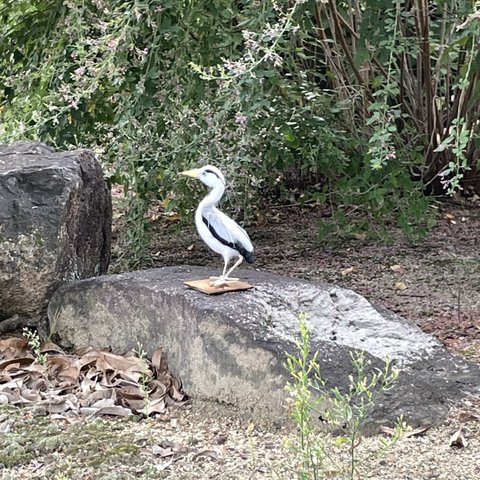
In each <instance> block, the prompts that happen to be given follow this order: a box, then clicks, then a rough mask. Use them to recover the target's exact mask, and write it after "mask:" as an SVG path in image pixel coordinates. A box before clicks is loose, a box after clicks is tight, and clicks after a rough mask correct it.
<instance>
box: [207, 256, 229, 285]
mask: <svg viewBox="0 0 480 480" xmlns="http://www.w3.org/2000/svg"><path fill="white" fill-rule="evenodd" d="M228 261H229V260H228V258H226V259H225V264H224V266H223V273H222V276H221V277H210V278H209V280H214V282H213V283H212V285H213V286H214V287H220V286H221V285H225V281H224V278H225V272H226V271H227V267H228Z"/></svg>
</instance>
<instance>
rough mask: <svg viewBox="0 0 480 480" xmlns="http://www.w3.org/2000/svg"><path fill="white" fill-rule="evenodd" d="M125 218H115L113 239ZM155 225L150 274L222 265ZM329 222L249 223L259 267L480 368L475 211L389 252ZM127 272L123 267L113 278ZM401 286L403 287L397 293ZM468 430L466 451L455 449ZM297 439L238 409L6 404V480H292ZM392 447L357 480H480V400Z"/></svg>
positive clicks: (191, 241) (184, 237)
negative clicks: (401, 319) (108, 414)
mask: <svg viewBox="0 0 480 480" xmlns="http://www.w3.org/2000/svg"><path fill="white" fill-rule="evenodd" d="M122 215H123V213H122V212H121V211H118V210H117V211H116V215H115V218H116V232H118V231H119V229H120V230H121V228H122ZM153 216H156V218H157V220H156V222H154V227H155V237H154V241H153V242H152V244H151V245H150V246H149V248H148V253H149V254H150V255H151V257H152V258H153V261H152V262H148V263H146V264H145V265H143V267H150V266H165V265H174V264H179V263H181V264H185V263H187V264H197V265H212V266H213V265H214V266H215V267H216V268H219V266H220V264H221V262H220V261H219V259H218V258H217V257H216V256H214V255H212V254H210V253H208V252H207V250H206V249H205V247H204V246H203V245H202V243H201V242H200V241H199V240H198V238H197V235H196V232H195V230H194V228H193V227H192V226H191V225H190V226H185V227H184V226H182V227H180V226H179V224H176V223H175V222H172V221H169V220H166V219H162V217H161V211H159V212H153ZM321 221H322V216H321V212H315V211H308V210H298V209H293V210H288V211H286V210H281V209H280V210H278V211H273V212H270V213H268V214H266V215H265V218H263V219H262V220H258V222H257V224H252V225H250V226H247V227H248V228H247V229H248V231H249V232H251V233H252V238H253V241H254V243H255V245H256V250H257V254H258V258H259V260H258V262H257V263H256V264H255V268H260V269H262V270H267V271H272V272H276V273H281V274H287V275H293V276H299V277H303V278H310V279H318V280H324V281H332V282H335V283H338V284H340V285H343V286H346V287H349V288H352V289H354V290H356V291H357V292H359V293H361V294H363V295H364V296H366V297H367V298H368V299H369V300H370V301H372V302H374V303H378V304H380V305H383V306H385V307H388V308H390V309H392V310H394V311H396V312H398V313H400V314H402V315H404V316H405V317H408V318H410V319H413V320H416V321H417V322H418V324H419V325H421V326H422V327H424V328H425V329H427V330H428V331H431V332H433V333H434V334H435V335H436V336H437V337H438V338H439V339H440V340H441V341H443V342H444V343H445V344H446V345H447V346H448V347H449V348H450V349H452V350H454V351H456V352H460V353H462V354H464V355H466V356H468V357H470V358H472V359H474V360H477V361H479V360H480V294H479V291H480V233H479V232H480V215H479V209H478V208H477V209H467V210H465V209H463V208H459V207H451V206H440V207H439V210H438V224H437V226H436V227H435V228H434V230H433V231H432V233H431V235H430V236H429V237H428V238H427V239H426V240H424V241H422V242H419V243H417V244H411V243H409V242H408V241H407V240H406V239H405V238H404V237H403V236H402V234H401V232H398V231H396V230H394V229H393V230H392V231H391V234H392V240H391V242H389V243H378V242H369V241H366V240H363V239H361V238H359V239H357V240H356V241H349V242H343V243H342V244H341V245H339V246H337V247H335V248H333V247H328V246H326V245H325V244H322V243H318V241H317V233H316V232H317V231H318V224H319V222H321ZM117 252H118V250H117ZM398 266H400V267H401V268H399V267H398ZM391 267H395V268H393V269H392V268H391ZM122 269H123V267H122V261H121V259H118V258H117V260H116V261H115V262H114V265H113V270H114V271H121V270H122ZM399 283H403V284H404V286H405V287H406V288H403V287H402V288H396V287H395V285H397V284H399ZM460 428H462V435H463V436H461V437H460V441H459V442H457V443H459V445H451V439H452V435H454V434H455V433H458V431H459V429H460ZM295 438H296V435H295V431H294V429H293V428H292V427H291V426H290V427H286V426H284V425H283V426H282V425H275V424H271V423H262V422H256V423H252V422H250V421H248V420H247V419H246V415H244V412H241V411H238V410H237V409H236V408H235V407H233V406H227V405H221V404H217V403H208V402H202V401H200V400H198V399H194V400H193V401H192V403H191V404H190V405H188V406H187V407H184V408H183V409H173V408H172V409H170V410H169V411H168V414H167V415H163V416H161V417H158V418H156V419H140V418H138V417H130V418H120V419H119V418H95V417H93V418H63V417H61V416H55V415H52V416H39V415H38V413H34V411H33V410H32V409H30V408H23V409H17V408H12V407H9V406H1V405H0V478H2V479H5V480H19V479H20V480H30V479H45V480H100V479H102V480H103V479H105V480H129V479H140V480H150V479H185V480H207V479H219V480H220V479H221V480H230V479H231V480H237V479H238V480H242V479H245V480H247V479H248V480H250V479H252V480H254V479H265V480H269V479H276V480H283V479H285V480H287V479H292V478H296V477H297V472H298V469H299V465H300V458H299V455H297V454H295V453H294V451H292V449H291V447H290V446H289V445H292V442H294V439H295ZM319 438H321V439H322V442H324V445H326V449H327V451H328V454H329V455H331V456H332V458H333V459H334V461H335V462H336V463H337V465H345V462H346V461H348V456H346V455H345V445H344V446H343V447H342V446H341V445H338V439H336V438H332V437H329V436H328V435H321V436H320V437H319ZM388 438H389V437H388V436H386V435H378V436H375V437H370V438H364V439H362V441H361V443H360V445H359V447H358V450H357V451H358V455H359V458H360V459H362V458H366V460H365V462H364V463H363V464H362V465H361V467H360V468H359V472H358V475H357V476H356V478H359V479H360V478H361V479H367V478H368V479H371V480H429V479H436V480H452V479H462V480H480V399H470V400H467V401H465V402H464V403H463V404H462V405H459V406H456V407H455V408H454V409H452V413H451V416H450V418H449V419H448V421H446V422H445V424H444V425H442V426H438V427H435V428H431V429H430V430H428V431H427V432H426V433H424V434H423V435H419V436H408V437H404V438H401V439H400V440H399V441H398V442H397V443H396V444H395V445H394V446H393V447H392V448H391V449H389V450H388V451H387V453H386V454H385V455H384V456H379V455H378V452H379V451H381V449H382V448H383V442H384V441H385V440H386V439H388ZM327 470H328V472H326V473H325V474H324V475H322V476H320V478H322V479H323V478H330V479H336V480H339V479H340V478H341V479H342V480H343V478H346V477H345V476H342V475H341V474H340V471H339V469H338V467H337V468H334V467H330V468H328V469H327ZM306 478H308V479H310V478H312V479H313V476H309V477H306Z"/></svg>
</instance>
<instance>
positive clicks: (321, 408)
mask: <svg viewBox="0 0 480 480" xmlns="http://www.w3.org/2000/svg"><path fill="white" fill-rule="evenodd" d="M299 324H300V339H299V340H298V341H297V342H296V346H297V349H298V353H297V354H296V355H292V354H289V355H288V359H287V369H288V372H289V374H290V376H291V377H292V381H291V382H290V383H289V384H288V385H287V390H288V392H289V393H290V400H291V406H290V408H291V415H292V417H293V419H294V421H295V423H296V425H297V428H298V438H297V441H296V442H295V444H294V445H293V448H294V449H295V450H296V451H297V452H298V454H299V455H300V458H301V470H300V472H299V477H300V478H301V479H302V480H310V479H315V480H316V479H321V478H324V475H325V473H326V472H331V471H335V472H336V475H337V478H342V479H347V478H348V479H350V480H353V479H356V478H359V477H358V475H359V473H358V472H359V470H358V469H359V468H360V467H361V466H362V465H363V464H365V463H367V461H368V464H369V465H371V464H372V463H371V462H372V461H374V460H378V459H379V458H381V456H383V455H384V454H385V453H386V451H387V450H388V449H389V448H390V447H391V446H393V444H394V443H395V442H396V441H397V440H398V439H399V438H400V436H401V434H402V432H403V430H404V428H405V427H404V425H403V422H402V420H401V418H400V419H399V420H398V421H397V424H396V426H395V435H394V436H393V437H392V438H391V439H390V440H385V441H384V442H383V445H382V448H381V449H379V450H377V451H368V452H364V453H363V454H362V455H359V454H358V453H357V449H358V446H359V444H360V439H361V430H362V428H363V427H364V426H365V424H366V422H367V420H368V418H369V415H370V414H371V412H372V410H373V409H374V408H375V401H376V398H377V397H378V396H379V395H380V394H381V393H382V392H385V391H386V390H389V389H390V388H391V387H392V385H393V384H394V382H395V380H396V379H397V378H398V375H399V371H398V370H397V369H394V368H392V366H391V363H390V361H389V360H388V359H387V360H386V362H385V367H384V369H383V370H382V371H377V372H373V373H368V366H369V361H368V360H366V359H365V357H364V354H363V352H356V353H355V354H352V366H353V369H354V371H355V374H354V375H352V376H350V377H349V387H348V390H346V391H341V390H339V389H338V388H337V387H331V386H329V385H327V384H326V382H325V380H324V379H323V378H322V376H321V370H320V365H319V364H318V362H317V355H318V352H315V353H313V352H312V351H311V347H310V333H309V329H308V325H307V320H306V317H305V315H301V316H300V319H299ZM318 417H320V418H322V419H323V422H324V423H323V425H322V426H320V425H319V422H318V420H317V419H318ZM326 432H329V433H332V434H333V436H332V435H326V434H325V433H326ZM334 447H338V448H339V449H340V451H339V450H338V448H337V449H336V451H335V448H334ZM342 448H344V449H346V451H347V455H345V456H344V457H342V456H341V454H339V453H341V449H342ZM374 463H375V462H374ZM338 475H340V476H338Z"/></svg>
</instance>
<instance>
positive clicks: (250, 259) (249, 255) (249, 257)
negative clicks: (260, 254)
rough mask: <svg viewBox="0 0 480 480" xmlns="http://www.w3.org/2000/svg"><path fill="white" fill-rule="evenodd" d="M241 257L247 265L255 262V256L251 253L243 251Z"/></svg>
mask: <svg viewBox="0 0 480 480" xmlns="http://www.w3.org/2000/svg"><path fill="white" fill-rule="evenodd" d="M242 256H243V258H244V259H245V260H246V261H247V262H248V263H253V262H254V261H255V254H254V253H253V252H247V251H246V250H245V251H244V252H243V253H242Z"/></svg>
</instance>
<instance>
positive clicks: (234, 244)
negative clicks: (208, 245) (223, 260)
mask: <svg viewBox="0 0 480 480" xmlns="http://www.w3.org/2000/svg"><path fill="white" fill-rule="evenodd" d="M202 220H203V223H204V224H205V225H206V226H207V228H208V229H209V230H210V233H211V234H212V235H213V236H214V238H216V239H217V240H218V241H219V242H220V243H223V245H226V246H227V247H230V248H233V249H234V250H236V251H237V252H238V253H239V254H240V255H241V256H242V257H243V258H244V259H245V260H246V261H247V262H248V263H253V262H254V261H255V255H254V253H253V252H249V251H248V250H246V249H245V247H244V246H243V245H242V244H240V243H237V242H229V241H228V240H227V239H225V238H223V237H221V236H220V235H219V234H218V233H217V231H216V230H215V228H213V225H212V224H211V223H210V222H209V221H208V220H207V219H206V218H205V217H204V216H202Z"/></svg>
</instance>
